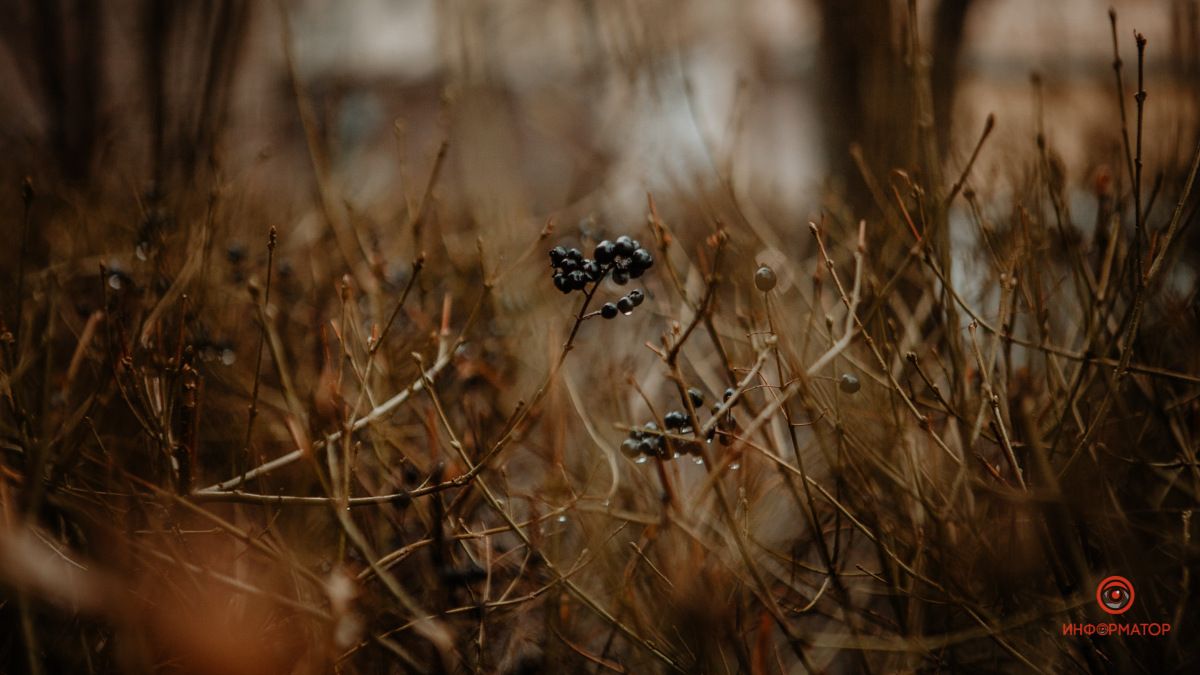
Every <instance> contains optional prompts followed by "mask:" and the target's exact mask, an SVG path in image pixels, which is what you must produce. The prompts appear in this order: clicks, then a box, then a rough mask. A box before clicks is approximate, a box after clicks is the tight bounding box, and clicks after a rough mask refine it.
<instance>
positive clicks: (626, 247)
mask: <svg viewBox="0 0 1200 675" xmlns="http://www.w3.org/2000/svg"><path fill="white" fill-rule="evenodd" d="M635 249H636V247H635V246H634V245H633V240H632V239H630V238H629V237H627V236H625V235H621V236H619V237H617V241H616V244H614V247H613V251H614V253H616V254H617V255H618V256H620V257H622V258H626V257H629V255H630V254H632V253H633V252H634V250H635Z"/></svg>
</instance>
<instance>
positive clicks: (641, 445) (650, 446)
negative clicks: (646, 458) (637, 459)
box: [637, 438, 654, 455]
mask: <svg viewBox="0 0 1200 675" xmlns="http://www.w3.org/2000/svg"><path fill="white" fill-rule="evenodd" d="M637 449H638V452H639V453H641V454H643V455H653V454H654V443H652V442H651V441H650V439H649V438H643V439H642V440H640V441H638V444H637Z"/></svg>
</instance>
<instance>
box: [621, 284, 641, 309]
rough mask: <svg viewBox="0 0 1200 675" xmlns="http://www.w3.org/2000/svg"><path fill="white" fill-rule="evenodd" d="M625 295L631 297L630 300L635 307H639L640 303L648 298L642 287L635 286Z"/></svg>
mask: <svg viewBox="0 0 1200 675" xmlns="http://www.w3.org/2000/svg"><path fill="white" fill-rule="evenodd" d="M625 297H627V298H629V301H630V302H632V303H633V306H634V307H637V306H638V305H640V304H642V301H643V300H645V299H646V294H645V293H642V291H641V289H637V288H635V289H633V290H632V291H629V293H628V294H627V295H626V296H625Z"/></svg>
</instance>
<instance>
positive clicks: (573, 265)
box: [558, 258, 579, 272]
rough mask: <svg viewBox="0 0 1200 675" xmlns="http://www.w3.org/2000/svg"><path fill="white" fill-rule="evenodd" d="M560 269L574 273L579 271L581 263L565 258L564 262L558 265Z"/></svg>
mask: <svg viewBox="0 0 1200 675" xmlns="http://www.w3.org/2000/svg"><path fill="white" fill-rule="evenodd" d="M558 269H559V270H561V271H563V272H574V271H575V270H577V269H579V261H578V260H571V259H570V258H564V259H563V260H562V262H560V263H558Z"/></svg>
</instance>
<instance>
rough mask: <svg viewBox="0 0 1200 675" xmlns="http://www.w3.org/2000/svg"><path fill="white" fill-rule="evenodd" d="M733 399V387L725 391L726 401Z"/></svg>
mask: <svg viewBox="0 0 1200 675" xmlns="http://www.w3.org/2000/svg"><path fill="white" fill-rule="evenodd" d="M731 398H733V387H730V388H728V389H726V390H725V400H726V401H728V400H729V399H731Z"/></svg>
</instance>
